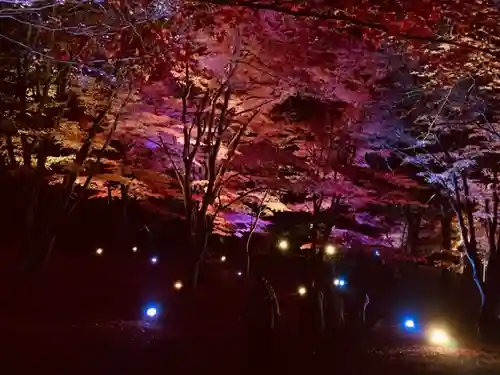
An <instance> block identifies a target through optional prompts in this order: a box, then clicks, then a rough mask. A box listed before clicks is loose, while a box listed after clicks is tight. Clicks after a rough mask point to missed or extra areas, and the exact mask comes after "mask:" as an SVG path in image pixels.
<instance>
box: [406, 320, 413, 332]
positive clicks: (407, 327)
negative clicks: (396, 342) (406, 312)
mask: <svg viewBox="0 0 500 375" xmlns="http://www.w3.org/2000/svg"><path fill="white" fill-rule="evenodd" d="M404 327H405V328H406V329H409V330H412V329H414V328H415V321H414V320H413V319H406V320H405V322H404Z"/></svg>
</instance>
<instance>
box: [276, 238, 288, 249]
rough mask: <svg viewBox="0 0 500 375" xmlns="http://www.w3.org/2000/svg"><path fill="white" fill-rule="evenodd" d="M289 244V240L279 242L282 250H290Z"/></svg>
mask: <svg viewBox="0 0 500 375" xmlns="http://www.w3.org/2000/svg"><path fill="white" fill-rule="evenodd" d="M289 246H290V245H289V243H288V241H287V240H281V241H280V242H278V248H279V249H280V250H282V251H286V250H288V247H289Z"/></svg>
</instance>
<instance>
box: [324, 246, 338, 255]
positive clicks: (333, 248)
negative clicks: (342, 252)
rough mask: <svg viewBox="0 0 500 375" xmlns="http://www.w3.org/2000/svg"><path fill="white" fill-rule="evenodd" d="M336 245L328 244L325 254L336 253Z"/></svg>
mask: <svg viewBox="0 0 500 375" xmlns="http://www.w3.org/2000/svg"><path fill="white" fill-rule="evenodd" d="M335 251H336V249H335V246H333V245H326V246H325V254H326V255H335Z"/></svg>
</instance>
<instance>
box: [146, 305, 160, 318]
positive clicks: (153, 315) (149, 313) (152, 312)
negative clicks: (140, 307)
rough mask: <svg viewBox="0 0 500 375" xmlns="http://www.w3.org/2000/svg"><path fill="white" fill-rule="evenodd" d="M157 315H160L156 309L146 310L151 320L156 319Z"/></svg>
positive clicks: (149, 308)
mask: <svg viewBox="0 0 500 375" xmlns="http://www.w3.org/2000/svg"><path fill="white" fill-rule="evenodd" d="M157 314H158V309H157V308H156V307H148V308H147V309H146V315H147V316H148V317H149V318H154V317H156V315H157Z"/></svg>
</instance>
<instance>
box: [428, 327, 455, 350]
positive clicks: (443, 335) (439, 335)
mask: <svg viewBox="0 0 500 375" xmlns="http://www.w3.org/2000/svg"><path fill="white" fill-rule="evenodd" d="M429 342H430V343H431V344H433V345H438V346H448V345H450V343H451V338H450V336H449V335H448V333H447V332H446V331H445V330H444V329H439V328H435V329H432V330H431V331H430V332H429Z"/></svg>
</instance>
